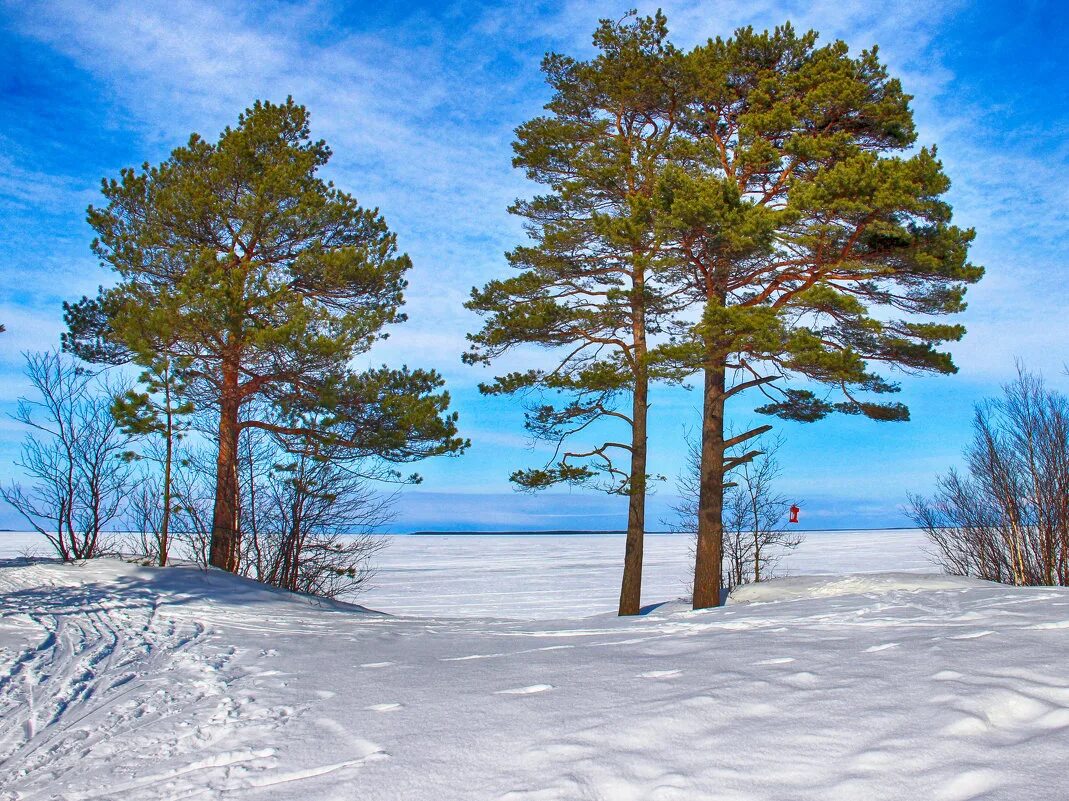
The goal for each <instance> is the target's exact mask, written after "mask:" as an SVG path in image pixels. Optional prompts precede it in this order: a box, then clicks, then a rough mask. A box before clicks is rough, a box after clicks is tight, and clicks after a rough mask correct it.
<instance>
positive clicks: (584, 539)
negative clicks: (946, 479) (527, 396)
mask: <svg viewBox="0 0 1069 801" xmlns="http://www.w3.org/2000/svg"><path fill="white" fill-rule="evenodd" d="M387 538H388V539H389V540H390V544H389V546H388V547H387V548H385V549H384V550H383V551H382V552H381V553H380V554H379V555H378V556H377V558H376V560H375V565H376V568H377V573H376V575H375V577H374V578H373V579H372V581H371V588H370V589H369V590H368V591H367V592H365V593H363V594H361V595H360V596H359V597H358V598H357V599H356V600H358V601H359V602H360V603H361V604H363V605H365V606H369V607H371V608H373V609H379V610H381V611H383V612H390V613H392V614H398V615H418V616H425V615H436V616H448V617H505V618H529V619H533V618H544V619H548V618H563V617H577V616H586V615H596V614H602V613H606V612H615V611H616V604H617V598H618V593H619V582H620V570H621V565H622V563H623V550H624V538H623V535H621V534H583V535H559V534H557V535H537V534H522V535H491V534H447V535H434V536H410V535H388V536H387ZM42 544H43V540H42V539H41V538H40V537H38V536H37V535H35V534H21V533H9V532H0V558H2V557H12V556H18V555H20V554H22V553H25V552H27V551H34V550H36V551H39V552H41V553H45V551H44V550H43V549H42V548H41V545H42ZM690 551H691V538H690V537H689V536H686V535H680V534H649V535H647V537H646V548H645V568H644V571H643V582H642V584H643V593H642V599H643V603H644V604H656V603H661V602H663V601H669V600H674V599H677V598H679V597H681V596H683V595H686V594H687V592H688V590H689V586H690V575H689V574H690V571H691V560H692V556H691V553H690ZM886 571H906V572H913V573H934V572H938V569H937V568H936V566H935V565H934V564H933V562H932V560H931V558H930V556H929V554H928V547H927V541H926V540H925V538H924V536H923V534H921V532H919V531H914V530H901V529H890V530H882V531H811V532H805V541H804V542H803V543H802V545H801V546H799V547H798V548H797V549H796V550H795V551H794V552H793V553H791V554H790V555H789V556H788V557H786V558H785V559H784V560H783V562H782V564H781V565H780V569H779V571H778V575H791V576H797V575H811V574H819V573H831V574H843V573H875V572H886Z"/></svg>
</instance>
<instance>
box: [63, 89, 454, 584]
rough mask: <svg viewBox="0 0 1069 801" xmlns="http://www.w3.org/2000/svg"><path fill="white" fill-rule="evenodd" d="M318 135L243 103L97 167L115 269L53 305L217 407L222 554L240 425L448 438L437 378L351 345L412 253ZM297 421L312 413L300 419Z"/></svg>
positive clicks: (232, 522)
mask: <svg viewBox="0 0 1069 801" xmlns="http://www.w3.org/2000/svg"><path fill="white" fill-rule="evenodd" d="M330 155H331V152H330V149H329V148H328V147H327V145H326V144H325V143H324V142H322V141H313V140H312V139H311V137H310V132H309V127H308V113H307V111H306V110H305V109H304V107H302V106H300V105H297V104H295V103H294V102H293V101H292V99H288V100H287V101H286V102H285V103H282V104H281V105H275V104H272V103H266V102H257V103H256V104H255V105H253V106H252V107H251V108H250V109H248V110H246V111H245V112H244V113H243V114H242V115H241V116H240V118H239V120H238V124H237V126H236V127H234V128H227V129H226V130H224V131H223V133H222V135H221V137H220V138H219V140H218V141H217V142H215V143H210V142H207V141H205V140H204V139H202V138H201V137H199V136H197V135H196V134H194V135H193V136H192V137H190V139H189V143H188V144H187V145H186V146H185V147H180V148H177V149H176V150H174V151H173V152H172V153H171V156H170V157H169V158H168V159H167V160H166V161H164V162H163V163H162V164H160V165H158V166H150V165H148V164H146V165H144V166H143V167H142V169H141V170H134V169H125V170H123V171H122V174H121V176H120V178H119V179H118V180H106V181H104V183H103V194H104V198H105V200H106V201H107V204H106V205H105V206H104V207H103V208H94V207H90V209H89V215H88V218H89V223H90V225H91V226H92V227H93V229H94V230H95V231H96V233H97V239H96V240H95V241H94V242H93V251H94V252H95V253H96V254H97V255H98V256H99V257H100V259H101V261H102V262H103V263H104V264H106V265H108V266H110V267H112V268H113V269H114V270H115V272H116V273H117V274H118V277H119V283H118V284H117V285H116V286H115V287H113V288H110V289H105V290H102V291H101V293H100V295H99V296H98V297H96V298H85V299H83V300H82V301H81V302H80V303H77V304H74V305H71V306H68V307H67V321H68V326H69V332H68V334H67V336H66V338H65V344H66V346H67V347H68V348H69V349H70V350H72V351H74V352H75V353H77V354H78V355H80V356H82V357H83V358H86V359H89V360H92V361H123V360H127V359H132V360H133V361H135V362H137V363H139V364H141V365H143V366H148V365H151V364H152V363H154V362H155V361H157V360H159V359H161V358H166V359H171V360H173V361H174V362H175V363H181V364H182V365H183V380H184V381H186V382H187V383H188V386H189V398H190V399H191V400H192V401H193V402H194V403H195V404H196V406H197V408H198V410H199V411H204V410H210V411H212V412H214V413H215V415H216V416H217V420H218V428H217V444H218V456H217V460H216V466H217V475H216V497H215V508H214V515H213V527H212V544H211V556H210V559H211V563H212V564H213V565H216V566H218V567H221V568H224V569H226V570H231V571H233V570H236V569H237V567H238V559H239V553H240V550H239V544H240V532H239V526H238V519H239V514H238V513H239V486H238V465H237V457H238V443H239V436H240V435H241V432H242V431H245V430H248V429H261V430H266V431H269V432H272V433H274V434H276V435H279V436H290V437H303V438H307V439H312V440H319V441H321V442H323V443H324V444H329V445H330V446H332V447H335V448H337V447H341V448H344V449H345V450H346V452H347V453H349V454H350V455H352V456H370V457H377V458H381V459H385V460H388V461H393V462H407V461H412V460H416V459H422V458H424V457H427V456H432V455H435V454H444V453H455V452H457V451H459V450H461V449H462V448H463V447H464V446H465V442H464V441H463V440H461V439H459V438H458V437H457V436H456V433H457V432H456V415H455V414H453V413H449V412H448V404H449V396H448V394H447V393H446V392H444V391H442V384H443V381H442V379H441V377H440V376H439V375H438V374H437V373H435V372H433V371H428V370H418V369H416V370H410V369H408V368H407V367H402V368H400V369H389V368H387V367H382V368H380V369H372V370H368V371H366V372H356V371H354V370H352V369H351V368H350V367H349V364H350V362H351V360H352V359H353V357H354V356H356V355H358V354H361V353H365V352H366V351H368V349H369V348H370V347H371V346H372V345H373V344H374V343H375V342H376V341H377V340H378V339H380V338H383V337H385V336H386V334H384V333H383V331H382V329H383V328H384V326H386V325H388V324H391V323H397V322H401V321H402V320H404V315H403V314H401V313H400V311H399V307H400V306H401V304H402V302H403V290H404V288H405V286H406V282H405V279H404V274H405V273H406V272H407V270H408V269H409V267H410V266H411V263H410V261H409V259H408V257H407V256H406V255H404V254H402V253H398V251H397V245H396V237H395V235H394V234H393V233H392V232H390V230H389V229H388V228H387V226H386V223H385V222H384V221H383V219H382V217H381V216H379V214H378V212H377V211H375V210H369V209H365V208H362V207H361V206H360V205H359V204H358V203H357V202H356V200H355V199H354V198H353V197H351V196H350V195H348V194H346V193H344V192H342V191H340V190H338V189H336V188H335V187H334V186H333V184H331V183H329V182H326V181H324V180H323V179H321V178H320V177H319V176H318V175H317V173H318V171H319V170H320V168H322V167H323V165H325V164H326V163H327V161H328V159H329V158H330ZM300 421H317V422H315V423H311V424H309V423H307V422H300Z"/></svg>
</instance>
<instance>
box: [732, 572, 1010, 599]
mask: <svg viewBox="0 0 1069 801" xmlns="http://www.w3.org/2000/svg"><path fill="white" fill-rule="evenodd" d="M999 586H1001V585H999V584H995V583H994V582H991V581H983V580H981V579H975V578H969V577H968V576H946V575H923V574H918V573H861V574H856V575H851V576H793V577H790V578H780V579H772V580H771V581H762V582H760V583H758V584H743V585H742V586H740V587H736V588H735V589H734V590H732V591H731V595H730V596H729V597H728V603H731V604H747V603H769V602H773V601H797V600H800V599H803V598H834V597H837V596H840V595H885V594H887V593H890V592H921V591H924V590H967V589H976V588H979V587H985V588H987V589H991V588H993V587H999Z"/></svg>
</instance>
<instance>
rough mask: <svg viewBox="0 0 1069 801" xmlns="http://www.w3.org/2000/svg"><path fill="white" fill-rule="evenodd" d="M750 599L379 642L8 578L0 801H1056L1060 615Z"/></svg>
mask: <svg viewBox="0 0 1069 801" xmlns="http://www.w3.org/2000/svg"><path fill="white" fill-rule="evenodd" d="M735 600H737V601H739V602H738V603H732V604H730V605H729V606H727V607H725V608H723V609H718V610H707V611H703V612H692V611H690V610H688V609H686V608H685V607H684V606H682V605H679V604H667V605H663V606H660V607H658V608H656V609H654V610H653V611H652V612H650V613H649V614H647V615H645V616H642V617H639V618H632V619H623V620H621V619H618V618H616V617H615V616H613V615H611V614H605V615H598V616H595V617H588V618H583V619H576V618H572V619H559V620H539V621H534V620H507V619H491V618H460V617H449V616H437V617H392V618H391V617H388V616H382V615H377V614H369V613H367V612H363V611H361V610H359V609H358V608H353V607H345V606H344V605H340V606H339V605H333V604H329V603H318V602H314V601H311V600H309V599H303V598H298V597H295V596H289V595H286V594H284V593H278V592H274V591H272V590H268V589H266V588H262V587H259V586H258V585H253V584H251V583H250V582H245V581H243V580H240V579H235V578H232V577H229V576H225V575H222V574H219V573H217V572H214V571H212V572H208V573H204V572H202V571H197V570H194V569H187V568H180V569H175V568H171V569H168V570H166V571H159V570H154V569H151V568H139V567H134V566H130V565H125V564H122V563H118V562H113V561H110V560H98V561H96V562H94V563H91V564H89V565H86V566H63V565H57V564H47V563H39V564H26V563H7V564H6V565H2V564H0V799H4V801H29V800H30V799H35V800H38V799H39V800H40V801H45V799H49V800H51V799H64V801H66V800H68V799H69V801H89V800H90V799H122V801H141V800H142V799H143V800H144V801H164V799H167V800H168V801H169V800H170V799H194V800H196V801H200V800H201V799H203V800H204V801H206V800H207V799H256V800H258V799H279V800H282V799H297V798H314V799H317V801H318V799H326V800H327V801H333V799H338V801H341V799H352V798H360V799H361V801H423V800H424V799H426V800H427V801H439V800H440V799H448V800H450V801H451V800H452V799H458V800H460V799H487V800H488V801H490V800H495V801H500V800H503V799H509V801H572V800H573V799H574V800H576V801H647V800H649V801H700V800H701V799H710V800H712V799H715V800H716V801H780V800H781V799H791V801H857V800H858V799H866V801H870V800H871V801H898V799H903V798H918V799H921V798H923V799H931V801H1019V799H1022V798H1044V799H1045V798H1050V799H1055V798H1065V797H1069V777H1067V776H1066V773H1065V770H1064V760H1065V755H1066V754H1067V753H1069V672H1067V670H1066V668H1065V665H1066V664H1067V663H1069V659H1067V657H1069V640H1067V638H1069V632H1067V631H1066V629H1067V628H1069V591H1065V590H1059V589H1049V588H1035V589H1010V588H1004V587H999V586H997V585H990V584H986V583H983V582H973V583H969V582H959V581H957V580H954V579H946V578H926V577H924V576H917V575H908V574H881V575H873V576H865V577H861V576H848V577H842V576H839V577H835V576H820V577H805V576H800V577H797V578H793V579H789V580H787V581H784V582H782V583H770V584H768V585H765V586H764V587H760V588H754V589H753V590H750V591H749V592H748V593H747V592H740V593H739V596H738V598H737V599H735ZM478 603H482V602H481V601H479V602H478Z"/></svg>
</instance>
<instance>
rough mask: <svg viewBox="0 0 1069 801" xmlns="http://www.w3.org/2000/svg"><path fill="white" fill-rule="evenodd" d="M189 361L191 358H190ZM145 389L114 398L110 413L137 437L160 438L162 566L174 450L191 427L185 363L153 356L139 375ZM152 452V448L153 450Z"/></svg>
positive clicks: (162, 563)
mask: <svg viewBox="0 0 1069 801" xmlns="http://www.w3.org/2000/svg"><path fill="white" fill-rule="evenodd" d="M187 361H188V360H187ZM138 380H139V382H140V383H141V386H142V387H144V389H145V391H144V392H138V391H137V390H133V389H131V390H128V391H127V392H125V393H123V394H122V395H120V396H119V397H117V398H116V399H115V402H114V403H113V404H112V407H111V413H112V415H113V416H114V418H115V420H116V421H117V422H118V424H119V428H121V429H122V430H123V432H125V433H126V434H129V435H132V436H138V437H146V436H148V437H158V438H159V440H160V441H161V444H162V453H160V454H159V456H158V458H157V457H155V456H153V457H151V458H153V459H154V460H156V461H158V462H159V464H160V468H161V469H162V471H163V480H162V482H161V489H162V491H163V497H162V498H161V499H160V503H161V505H162V508H161V513H160V526H159V531H157V532H155V534H156V541H157V546H158V549H159V553H158V558H159V565H160V567H165V566H166V565H167V554H168V548H169V546H170V533H171V515H172V512H173V511H174V508H173V507H174V504H173V503H172V496H173V490H174V481H173V476H174V466H175V449H176V447H177V446H178V443H179V442H180V441H181V439H182V438H183V437H184V436H185V434H186V432H187V431H188V430H189V428H190V422H189V416H190V415H191V414H193V411H194V408H193V403H192V402H191V401H190V400H189V399H188V397H186V396H187V394H188V386H187V384H186V382H185V380H184V378H183V364H182V363H176V362H175V361H173V360H172V359H171V358H170V357H168V356H166V355H164V356H161V357H159V358H155V359H150V360H149V364H148V366H147V367H146V369H145V370H143V371H142V372H141V375H140V376H139V379H138ZM151 452H152V451H150V453H151ZM130 457H131V458H133V459H141V458H145V457H144V455H143V454H136V453H134V452H131V453H130Z"/></svg>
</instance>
